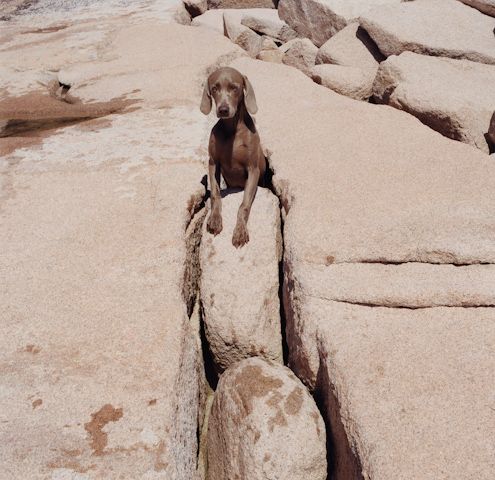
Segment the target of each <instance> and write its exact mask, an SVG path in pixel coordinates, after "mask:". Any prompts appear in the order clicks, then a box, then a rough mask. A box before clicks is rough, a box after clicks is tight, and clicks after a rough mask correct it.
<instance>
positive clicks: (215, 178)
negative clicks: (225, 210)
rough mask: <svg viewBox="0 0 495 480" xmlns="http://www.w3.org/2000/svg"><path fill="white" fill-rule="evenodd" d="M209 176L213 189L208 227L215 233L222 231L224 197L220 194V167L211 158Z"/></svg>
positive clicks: (211, 189) (211, 188)
mask: <svg viewBox="0 0 495 480" xmlns="http://www.w3.org/2000/svg"><path fill="white" fill-rule="evenodd" d="M208 177H209V180H210V191H211V213H210V218H208V223H207V225H206V228H207V229H208V231H209V232H210V233H213V235H218V234H219V233H220V232H221V231H222V197H221V195H220V167H219V165H218V164H217V163H216V162H215V161H213V160H212V159H211V158H210V160H209V162H208Z"/></svg>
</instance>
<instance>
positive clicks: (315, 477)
mask: <svg viewBox="0 0 495 480" xmlns="http://www.w3.org/2000/svg"><path fill="white" fill-rule="evenodd" d="M228 478H229V479H233V478H242V479H250V480H264V479H266V478H274V479H275V478H276V479H284V478H287V479H288V478H290V479H293V480H325V479H326V478H327V459H326V437H325V424H324V423H323V420H322V418H321V416H320V413H319V411H318V409H317V408H316V405H315V402H314V400H313V398H312V397H311V395H310V394H309V393H308V391H307V390H306V388H305V387H304V385H303V384H302V383H301V382H300V381H299V380H298V379H297V377H296V376H295V375H294V374H293V373H292V372H291V371H290V370H289V369H288V368H286V367H284V366H282V365H276V364H273V363H268V362H266V361H264V360H262V359H260V358H251V359H248V360H243V361H242V362H239V363H237V364H236V365H235V366H233V367H231V368H229V370H227V371H226V372H225V373H224V374H223V375H222V377H221V378H220V382H219V384H218V388H217V390H216V392H215V398H214V400H213V406H212V410H211V414H210V419H209V424H208V480H218V479H228Z"/></svg>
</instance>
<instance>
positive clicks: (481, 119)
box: [373, 38, 495, 153]
mask: <svg viewBox="0 0 495 480" xmlns="http://www.w3.org/2000/svg"><path fill="white" fill-rule="evenodd" d="M494 46H495V38H494ZM373 94H374V98H375V99H376V100H377V101H379V102H383V103H387V104H388V105H391V106H393V107H395V108H398V109H400V110H405V111H406V112H409V113H411V114H412V115H414V116H416V117H417V118H419V119H420V120H421V121H422V122H423V123H425V124H426V125H428V126H430V127H431V128H433V129H434V130H437V131H438V132H440V133H441V134H442V135H445V136H446V137H449V138H452V139H454V140H459V141H461V142H464V143H468V144H470V145H473V146H474V147H477V148H479V149H480V150H483V151H484V152H486V153H488V152H489V146H488V143H487V139H486V138H485V134H486V133H487V132H488V128H489V125H490V118H491V117H492V114H493V112H494V111H495V65H486V64H482V63H477V62H470V61H468V60H452V59H450V58H438V57H429V56H426V55H418V54H416V53H412V52H404V53H402V54H401V55H399V56H392V57H389V58H388V59H387V60H386V61H384V62H382V63H381V64H380V69H379V71H378V75H377V77H376V80H375V84H374V86H373Z"/></svg>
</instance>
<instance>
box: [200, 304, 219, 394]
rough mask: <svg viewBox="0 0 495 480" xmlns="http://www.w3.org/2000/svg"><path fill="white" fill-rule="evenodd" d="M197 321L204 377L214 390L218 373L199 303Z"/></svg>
mask: <svg viewBox="0 0 495 480" xmlns="http://www.w3.org/2000/svg"><path fill="white" fill-rule="evenodd" d="M199 312H200V313H199V321H200V334H201V348H202V351H203V364H204V369H205V377H206V381H207V382H208V385H209V387H210V388H211V389H212V390H213V391H215V390H216V389H217V385H218V380H219V375H218V371H217V369H216V367H215V361H214V359H213V353H212V352H211V349H210V344H209V343H208V339H207V338H206V331H205V329H206V326H205V322H204V319H203V306H202V305H201V303H200V310H199Z"/></svg>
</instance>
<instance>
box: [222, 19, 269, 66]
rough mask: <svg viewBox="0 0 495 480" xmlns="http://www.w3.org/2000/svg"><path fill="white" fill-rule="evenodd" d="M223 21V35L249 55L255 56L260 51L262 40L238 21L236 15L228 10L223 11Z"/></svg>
mask: <svg viewBox="0 0 495 480" xmlns="http://www.w3.org/2000/svg"><path fill="white" fill-rule="evenodd" d="M223 22H224V28H225V35H226V36H227V37H228V38H230V39H231V40H232V41H233V42H234V43H235V44H236V45H239V46H240V47H241V48H242V49H244V50H246V52H248V54H249V55H250V56H251V57H256V55H258V53H260V51H261V44H262V41H263V39H262V38H261V36H260V35H258V34H257V33H256V32H254V31H253V30H251V29H250V28H248V27H245V26H244V25H242V24H241V23H239V21H238V18H237V17H236V15H233V14H232V13H230V12H224V14H223Z"/></svg>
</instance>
